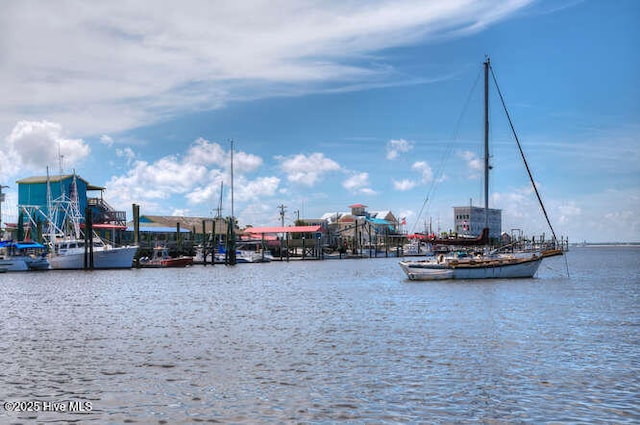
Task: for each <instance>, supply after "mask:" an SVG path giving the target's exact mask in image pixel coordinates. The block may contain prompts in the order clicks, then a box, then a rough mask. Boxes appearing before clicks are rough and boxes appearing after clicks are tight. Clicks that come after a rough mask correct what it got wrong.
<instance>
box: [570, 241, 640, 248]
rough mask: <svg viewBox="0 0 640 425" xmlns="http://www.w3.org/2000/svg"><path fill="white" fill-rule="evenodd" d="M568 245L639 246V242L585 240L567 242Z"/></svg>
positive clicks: (592, 246)
mask: <svg viewBox="0 0 640 425" xmlns="http://www.w3.org/2000/svg"><path fill="white" fill-rule="evenodd" d="M569 246H570V247H577V248H580V247H585V248H596V247H603V246H605V247H608V246H611V247H616V246H627V247H628V246H633V247H640V242H586V243H573V244H569Z"/></svg>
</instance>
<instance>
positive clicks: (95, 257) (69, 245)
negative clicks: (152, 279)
mask: <svg viewBox="0 0 640 425" xmlns="http://www.w3.org/2000/svg"><path fill="white" fill-rule="evenodd" d="M53 246H54V248H53V252H52V253H51V255H50V256H49V263H50V264H51V268H52V269H54V270H79V269H85V268H94V269H130V268H131V267H132V266H133V257H134V256H135V255H136V252H137V250H138V247H137V246H124V247H114V246H112V245H110V244H108V243H105V242H104V241H103V240H102V239H100V238H97V237H95V238H94V239H93V241H91V245H87V244H86V243H85V241H84V240H83V239H59V240H56V241H55V242H54V244H53ZM91 257H92V259H91ZM91 262H93V266H91Z"/></svg>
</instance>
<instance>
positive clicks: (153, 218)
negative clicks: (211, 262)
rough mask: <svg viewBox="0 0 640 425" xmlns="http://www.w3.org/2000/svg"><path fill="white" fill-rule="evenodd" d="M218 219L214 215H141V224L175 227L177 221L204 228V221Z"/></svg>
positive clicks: (185, 224)
mask: <svg viewBox="0 0 640 425" xmlns="http://www.w3.org/2000/svg"><path fill="white" fill-rule="evenodd" d="M214 220H220V221H222V219H221V218H220V219H216V218H213V217H184V216H175V215H146V214H144V215H141V216H140V224H145V225H147V226H148V227H156V226H161V227H162V226H163V227H173V228H174V229H175V227H176V223H180V226H181V227H189V228H192V227H196V228H197V229H200V228H202V222H203V221H207V222H211V221H214Z"/></svg>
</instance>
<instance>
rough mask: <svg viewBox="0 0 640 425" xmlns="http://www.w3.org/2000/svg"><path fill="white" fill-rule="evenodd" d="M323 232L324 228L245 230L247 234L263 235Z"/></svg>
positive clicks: (250, 228) (260, 228)
mask: <svg viewBox="0 0 640 425" xmlns="http://www.w3.org/2000/svg"><path fill="white" fill-rule="evenodd" d="M321 231H322V226H289V227H286V226H285V227H282V226H274V227H249V228H247V229H244V233H245V234H247V233H248V234H251V235H261V234H263V233H317V232H321Z"/></svg>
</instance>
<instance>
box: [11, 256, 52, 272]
mask: <svg viewBox="0 0 640 425" xmlns="http://www.w3.org/2000/svg"><path fill="white" fill-rule="evenodd" d="M48 268H49V262H48V261H47V259H46V258H33V257H31V256H28V255H24V256H23V255H17V256H11V257H8V258H4V259H1V260H0V269H4V270H5V271H8V272H26V271H29V270H47V269H48Z"/></svg>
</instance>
